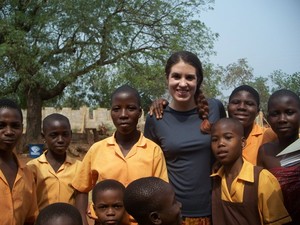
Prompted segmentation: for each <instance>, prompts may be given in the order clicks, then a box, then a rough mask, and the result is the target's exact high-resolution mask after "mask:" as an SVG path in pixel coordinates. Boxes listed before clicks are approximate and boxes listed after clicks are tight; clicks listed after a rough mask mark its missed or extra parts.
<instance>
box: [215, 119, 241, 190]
mask: <svg viewBox="0 0 300 225" xmlns="http://www.w3.org/2000/svg"><path fill="white" fill-rule="evenodd" d="M236 123H239V122H238V121H233V120H230V119H221V120H220V121H218V122H217V123H216V124H215V125H213V127H212V132H211V135H212V139H211V148H212V151H213V153H214V155H215V157H216V159H217V160H218V161H219V162H220V163H221V164H222V165H223V167H224V173H225V176H226V184H227V187H228V190H230V189H231V184H232V182H233V181H234V179H235V178H236V177H237V175H238V174H239V172H240V170H241V168H242V166H243V159H242V148H243V146H244V145H245V138H244V137H243V127H242V125H241V124H236Z"/></svg>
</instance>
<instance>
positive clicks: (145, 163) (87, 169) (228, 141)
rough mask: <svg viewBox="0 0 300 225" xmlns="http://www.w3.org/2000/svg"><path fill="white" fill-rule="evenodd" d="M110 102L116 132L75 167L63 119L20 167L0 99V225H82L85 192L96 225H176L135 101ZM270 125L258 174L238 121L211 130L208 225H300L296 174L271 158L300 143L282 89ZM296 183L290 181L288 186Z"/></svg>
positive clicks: (291, 102) (295, 109)
mask: <svg viewBox="0 0 300 225" xmlns="http://www.w3.org/2000/svg"><path fill="white" fill-rule="evenodd" d="M111 100H112V108H111V116H112V119H113V122H114V124H115V126H116V132H115V133H114V134H113V135H112V136H111V137H109V138H107V139H104V140H102V141H100V142H97V143H95V144H94V145H93V146H92V147H91V149H90V150H89V151H88V153H87V154H86V156H85V157H84V159H83V161H82V162H80V161H78V160H75V159H73V158H70V157H69V156H67V154H66V150H67V148H68V146H69V144H70V141H71V137H72V131H71V126H70V122H69V120H68V118H66V117H65V116H63V115H61V114H51V115H49V116H47V117H46V118H45V119H44V120H43V128H42V137H43V139H44V141H45V143H46V144H47V147H48V148H47V151H45V152H44V153H43V155H41V156H40V157H39V158H37V159H33V160H32V161H30V162H28V165H27V166H23V165H21V164H20V163H19V161H18V159H17V157H16V155H15V154H14V153H13V150H14V148H15V147H16V144H17V142H18V140H19V139H20V137H21V135H22V131H23V126H22V122H23V117H22V112H21V110H20V108H19V106H18V105H16V104H15V103H14V102H13V101H11V100H7V99H2V100H0V189H1V194H0V197H1V199H3V200H1V203H0V212H5V213H4V214H3V216H1V217H0V224H20V225H21V224H34V222H35V224H36V225H39V224H49V225H50V224H62V223H63V224H78V225H81V224H87V218H86V212H87V208H88V193H89V192H90V191H91V190H93V191H92V201H93V205H92V207H91V209H92V210H93V211H94V213H95V215H96V217H95V218H96V219H95V221H96V222H95V224H99V225H100V224H101V225H118V224H124V225H125V224H130V223H133V222H137V223H138V224H140V225H150V224H156V225H157V224H162V225H163V224H166V225H168V224H170V225H171V224H172V225H173V224H174V225H179V224H181V214H180V207H181V205H180V203H179V202H177V201H176V199H175V194H174V190H173V188H172V186H171V185H170V184H169V183H168V177H167V169H166V163H165V159H164V156H163V153H162V151H161V149H160V147H159V146H158V145H156V144H155V143H154V142H152V141H150V140H148V139H146V138H145V137H144V136H143V134H142V133H141V132H140V131H138V130H137V123H138V119H139V117H140V116H141V103H140V97H139V94H138V92H137V91H136V90H135V89H133V88H131V87H129V86H127V85H125V86H122V87H120V88H118V89H117V90H116V91H115V92H114V93H113V94H112V99H111ZM268 121H269V123H270V125H271V127H272V129H273V131H274V132H275V133H276V134H277V136H278V140H277V141H276V142H272V143H267V144H265V145H263V146H262V147H261V149H260V150H259V156H258V165H261V166H263V167H264V168H265V169H261V168H260V167H256V166H253V165H252V164H251V163H249V162H247V161H246V160H244V159H243V158H242V150H243V147H244V146H245V139H244V137H243V127H242V125H241V124H240V122H239V121H238V120H235V119H232V118H224V119H220V120H219V121H218V122H216V123H215V124H214V125H213V126H212V129H211V148H212V151H213V153H214V155H215V157H216V159H217V160H218V161H219V162H220V163H221V164H222V167H221V168H220V169H219V170H218V171H217V172H215V173H213V174H212V175H211V177H212V179H213V183H214V185H213V192H212V220H213V223H214V224H217V225H219V224H286V223H289V222H291V218H292V219H293V224H299V221H300V220H299V215H300V213H299V208H300V207H299V204H300V200H299V189H300V184H299V183H300V181H299V177H300V176H299V170H300V169H299V168H300V167H299V165H296V166H294V167H292V169H291V168H282V169H281V170H280V171H279V172H278V168H281V167H280V162H279V158H278V157H276V155H277V154H278V153H279V152H281V151H282V150H283V149H284V148H285V147H287V146H288V145H290V144H291V143H292V142H294V141H295V140H297V139H298V138H299V125H300V100H299V97H298V96H297V95H296V94H295V93H293V92H291V91H288V90H280V91H277V92H275V93H274V94H273V95H272V96H271V97H270V100H269V103H268ZM266 169H267V170H266ZM287 169H288V170H289V172H288V173H287V174H290V177H288V178H286V177H285V176H284V174H285V170H287ZM290 170H293V171H292V172H290ZM269 171H270V172H269ZM272 173H273V174H274V175H275V176H276V178H278V180H279V182H278V180H277V179H276V178H275V176H273V175H272ZM295 174H298V175H296V179H295V180H296V181H295V182H294V183H293V184H291V183H288V182H287V180H289V179H292V178H291V177H292V176H295ZM280 185H281V187H280ZM291 185H292V187H291ZM125 187H126V188H125ZM281 189H282V192H283V195H282V192H281ZM2 193H3V194H2ZM195 201H196V199H195ZM75 206H76V207H77V208H78V209H79V211H78V210H77V209H76V208H75ZM125 209H126V210H125ZM245 209H246V210H245ZM286 209H287V210H286ZM128 213H129V214H130V215H131V216H133V218H134V220H135V221H134V220H132V218H131V217H129V216H128ZM290 216H291V217H290ZM59 217H60V218H59ZM62 217H63V218H64V219H61V218H62ZM81 218H82V220H81ZM35 220H36V221H35ZM72 221H73V222H72Z"/></svg>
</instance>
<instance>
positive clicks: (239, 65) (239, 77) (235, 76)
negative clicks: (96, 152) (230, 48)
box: [222, 58, 253, 88]
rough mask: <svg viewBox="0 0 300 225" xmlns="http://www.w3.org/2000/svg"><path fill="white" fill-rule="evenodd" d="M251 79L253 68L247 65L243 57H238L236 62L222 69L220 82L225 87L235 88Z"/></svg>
mask: <svg viewBox="0 0 300 225" xmlns="http://www.w3.org/2000/svg"><path fill="white" fill-rule="evenodd" d="M252 79H253V68H252V67H251V66H249V65H248V61H247V59H245V58H242V59H238V61H237V62H236V63H231V64H229V65H228V66H226V68H225V69H224V76H223V80H222V83H223V85H224V86H225V87H228V88H236V87H238V86H240V85H242V84H245V83H247V82H250V81H251V80H252Z"/></svg>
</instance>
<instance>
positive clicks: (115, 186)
mask: <svg viewBox="0 0 300 225" xmlns="http://www.w3.org/2000/svg"><path fill="white" fill-rule="evenodd" d="M106 190H118V191H121V192H122V193H124V191H125V186H124V185H123V184H122V183H120V182H119V181H117V180H114V179H107V180H103V181H100V182H99V183H97V184H96V185H95V187H94V188H93V192H92V201H93V202H94V203H95V201H96V196H97V194H98V193H99V192H102V191H106Z"/></svg>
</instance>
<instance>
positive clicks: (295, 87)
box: [271, 70, 300, 96]
mask: <svg viewBox="0 0 300 225" xmlns="http://www.w3.org/2000/svg"><path fill="white" fill-rule="evenodd" d="M271 80H272V82H273V83H274V84H275V87H274V88H273V89H272V92H274V91H276V90H279V89H283V88H285V89H289V90H291V91H294V92H295V93H297V94H298V95H299V96H300V89H299V84H300V72H295V73H293V74H287V73H284V72H282V71H281V70H276V71H274V72H273V73H272V74H271Z"/></svg>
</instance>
